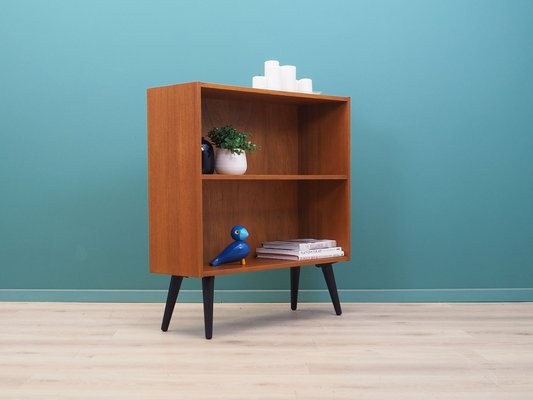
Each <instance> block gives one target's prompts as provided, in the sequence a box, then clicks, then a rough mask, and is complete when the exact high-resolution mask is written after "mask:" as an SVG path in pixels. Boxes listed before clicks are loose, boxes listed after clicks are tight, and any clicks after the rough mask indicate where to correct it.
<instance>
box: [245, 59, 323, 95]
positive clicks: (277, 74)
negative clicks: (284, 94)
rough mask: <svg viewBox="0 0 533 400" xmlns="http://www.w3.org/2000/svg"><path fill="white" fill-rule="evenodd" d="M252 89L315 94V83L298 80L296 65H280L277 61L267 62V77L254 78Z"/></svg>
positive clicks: (307, 79)
mask: <svg viewBox="0 0 533 400" xmlns="http://www.w3.org/2000/svg"><path fill="white" fill-rule="evenodd" d="M252 87H254V88H256V89H271V90H285V91H288V92H303V93H313V81H312V80H311V79H309V78H303V79H300V80H298V79H296V67H295V66H294V65H279V61H277V60H268V61H265V75H264V76H254V77H253V78H252Z"/></svg>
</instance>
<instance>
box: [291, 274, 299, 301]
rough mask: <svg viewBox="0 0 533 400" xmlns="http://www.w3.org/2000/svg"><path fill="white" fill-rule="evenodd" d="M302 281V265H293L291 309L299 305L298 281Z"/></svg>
mask: <svg viewBox="0 0 533 400" xmlns="http://www.w3.org/2000/svg"><path fill="white" fill-rule="evenodd" d="M299 282H300V267H291V310H296V307H297V306H298V283H299Z"/></svg>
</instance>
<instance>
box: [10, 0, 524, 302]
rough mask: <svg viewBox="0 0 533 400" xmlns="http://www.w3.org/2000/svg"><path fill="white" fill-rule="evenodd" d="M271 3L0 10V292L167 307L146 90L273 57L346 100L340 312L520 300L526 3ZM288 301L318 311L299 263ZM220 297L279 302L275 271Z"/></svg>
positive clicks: (225, 283) (222, 74) (248, 67)
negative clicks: (347, 194)
mask: <svg viewBox="0 0 533 400" xmlns="http://www.w3.org/2000/svg"><path fill="white" fill-rule="evenodd" d="M270 3H271V4H274V6H272V7H265V6H264V5H265V2H259V1H246V0H240V1H223V2H222V1H214V0H213V1H188V2H178V1H153V0H151V1H125V0H124V1H103V0H90V1H89V0H87V1H67V0H64V1H52V0H48V1H37V0H34V1H16V0H8V1H6V0H0V183H1V185H0V289H107V290H132V292H124V293H131V294H130V295H128V296H129V299H130V300H135V299H140V300H142V299H145V300H146V299H147V298H146V296H145V297H143V294H142V293H152V292H140V290H144V289H149V290H154V291H155V292H153V293H163V292H162V290H164V289H166V286H167V277H165V276H156V275H150V274H149V273H148V235H147V188H146V186H147V184H146V178H147V171H146V162H147V157H146V100H145V90H146V88H148V87H153V86H160V85H166V84H171V83H179V82H186V81H194V80H202V81H207V82H217V83H228V84H235V85H245V86H249V84H250V80H251V76H252V75H255V74H260V73H261V69H262V62H263V61H264V60H266V59H270V58H276V59H279V60H281V61H282V62H283V63H291V64H295V65H296V66H297V67H298V75H299V76H301V77H303V76H310V77H312V78H313V79H314V83H315V89H316V90H321V91H323V92H325V93H328V94H338V95H347V96H351V97H352V134H353V137H352V144H353V150H352V186H353V194H352V197H353V203H352V216H353V220H352V237H353V244H352V248H353V260H352V261H351V262H350V263H348V264H345V265H344V266H341V265H339V267H338V269H337V282H338V286H339V288H341V289H343V292H344V293H345V294H346V295H345V298H346V299H347V300H353V301H357V300H365V299H367V300H368V299H370V300H399V301H401V300H406V299H407V300H424V299H425V300H435V299H436V300H454V299H457V296H456V297H454V294H453V293H462V296H463V295H464V296H466V297H464V299H477V300H491V299H492V300H493V299H506V300H520V299H522V300H523V299H530V300H533V294H532V293H533V292H532V291H531V290H529V291H528V290H527V288H533V23H532V21H533V2H532V1H520V0H515V1H512V2H510V1H505V0H500V1H485V0H483V1H465V0H442V1H414V0H411V1H374V0H368V1H322V2H318V1H316V2H312V1H270ZM276 5H277V6H276ZM302 286H303V287H304V288H306V289H308V290H310V291H309V292H308V293H310V294H309V295H308V299H309V300H313V299H314V300H320V299H323V297H321V296H323V292H318V291H317V292H316V293H317V294H316V296H315V297H313V296H314V295H313V293H315V292H314V290H318V289H320V290H322V289H324V283H323V280H322V277H321V275H320V274H319V273H318V271H316V270H315V269H314V268H307V269H306V270H305V271H304V272H303V273H302ZM199 287H200V284H199V281H198V280H188V281H187V282H186V283H185V286H184V288H185V289H187V290H196V289H199ZM216 287H217V289H227V290H230V289H231V290H241V289H247V290H252V292H236V293H241V294H240V297H238V296H237V297H238V299H237V300H242V301H246V300H261V299H266V300H279V299H280V298H281V297H279V296H281V294H279V295H277V294H276V293H282V295H283V298H285V296H286V293H285V292H279V291H280V290H285V289H287V288H288V275H287V271H271V272H263V273H252V274H244V275H240V276H231V277H222V278H219V279H218V281H217V284H216ZM484 288H500V289H503V291H502V290H496V291H492V292H491V291H485V290H481V291H477V292H476V291H473V290H471V289H484ZM516 288H525V289H526V290H514V291H513V290H512V289H516ZM362 289H364V290H362ZM373 289H381V290H382V291H373ZM401 289H404V290H401ZM420 289H423V290H420ZM428 289H447V290H441V291H431V290H428ZM456 289H466V291H465V290H463V291H459V292H457V291H454V290H456ZM160 291H161V292H160ZM30 292H31V291H30ZM30 292H24V291H17V290H15V291H13V290H11V291H10V290H4V291H2V293H3V298H4V299H6V298H17V296H19V297H18V298H24V296H23V295H22V294H21V293H30ZM76 292H77V290H74V291H69V290H67V291H64V292H62V293H67V294H68V293H71V295H67V297H66V299H69V298H75V294H76ZM17 293H18V294H17ZM34 293H37V295H35V299H43V298H45V297H46V296H45V295H42V296H44V297H42V296H41V297H40V296H39V295H38V293H51V292H47V291H41V292H39V291H35V292H34ZM53 293H59V292H53ZM91 293H92V292H91ZM95 293H96V294H95V296H96V297H95V298H96V299H98V293H99V292H95ZM101 293H108V292H105V291H104V292H101ZM191 293H193V294H194V293H196V292H191ZM228 293H231V292H228ZM258 293H259V294H258ZM260 293H270V294H269V296H270V295H272V296H273V297H272V298H270V297H268V296H266V295H265V296H263V297H261V294H260ZM272 293H274V294H272ZM364 293H369V294H368V296H367V297H365V295H364ZM379 293H387V295H386V296H385V295H383V296H382V297H380V295H379ZM435 293H437V294H438V293H440V295H438V296H437V295H435ZM475 293H479V295H477V297H476V295H473V294H475ZM491 293H499V294H498V295H491ZM359 294H360V296H359ZM515 294H516V295H515ZM471 295H472V296H473V297H469V296H471ZM10 296H11V297H10ZM28 296H29V295H28ZM69 296H73V297H69ZM136 296H139V297H136ZM157 296H159V295H157ZM157 296H156V297H157ZM276 296H278V297H276ZM372 296H374V297H372ZM387 296H388V297H387ZM409 296H414V297H409ZM435 296H437V297H435ZM498 296H500V297H498ZM52 297H53V296H52ZM126 297H127V296H126ZM126 297H123V299H124V298H126ZM193 297H194V296H193ZM0 298H2V295H0ZM461 298H463V297H461Z"/></svg>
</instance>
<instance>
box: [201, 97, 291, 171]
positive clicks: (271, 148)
mask: <svg viewBox="0 0 533 400" xmlns="http://www.w3.org/2000/svg"><path fill="white" fill-rule="evenodd" d="M224 125H233V126H234V127H235V128H236V129H238V130H240V131H246V132H249V133H251V134H252V135H253V137H252V141H253V142H254V143H256V144H258V145H259V146H261V148H262V150H260V151H256V152H254V153H253V154H250V155H248V156H247V161H248V170H247V171H246V173H247V174H298V148H299V147H298V106H297V105H295V104H287V103H263V102H257V101H255V102H254V101H242V100H235V99H231V100H227V99H219V98H209V97H207V98H206V97H203V98H202V133H203V135H204V136H206V137H207V133H208V132H209V131H210V130H211V129H212V128H214V127H220V126H224Z"/></svg>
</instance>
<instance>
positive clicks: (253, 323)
mask: <svg viewBox="0 0 533 400" xmlns="http://www.w3.org/2000/svg"><path fill="white" fill-rule="evenodd" d="M343 310H344V314H343V315H342V316H341V317H337V316H335V315H334V314H333V308H332V306H331V305H330V304H301V305H300V309H299V310H298V311H296V312H292V311H290V307H289V305H288V304H215V326H214V336H213V340H211V341H207V340H205V339H204V338H203V314H202V306H201V305H200V304H177V306H176V309H175V311H174V319H173V320H172V322H171V325H170V329H169V331H168V332H167V333H162V332H161V331H160V330H159V326H160V322H161V321H160V319H161V316H162V312H163V305H162V304H87V303H85V304H84V303H0V399H17V400H22V399H54V400H55V399H143V400H144V399H146V400H156V399H173V400H174V399H305V400H312V399H350V400H352V399H353V400H355V399H358V400H360V399H392V400H397V399H410V400H411V399H424V400H428V399H468V400H481V399H483V400H487V399H505V400H512V399H533V303H507V304H503V303H487V304H366V303H360V304H343Z"/></svg>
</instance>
